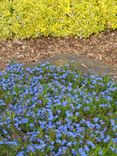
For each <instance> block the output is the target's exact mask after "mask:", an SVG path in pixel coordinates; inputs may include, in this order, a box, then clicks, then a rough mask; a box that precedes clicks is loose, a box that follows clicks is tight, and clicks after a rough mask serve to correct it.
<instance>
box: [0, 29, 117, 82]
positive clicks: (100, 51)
mask: <svg viewBox="0 0 117 156" xmlns="http://www.w3.org/2000/svg"><path fill="white" fill-rule="evenodd" d="M52 57H53V58H52ZM45 60H50V61H52V60H53V61H52V62H61V61H63V62H65V60H70V61H71V60H75V61H76V62H77V63H78V64H79V68H80V69H81V70H82V68H84V69H85V70H86V71H89V70H92V71H95V72H99V73H105V74H109V75H112V76H113V77H114V78H115V79H117V30H115V31H108V32H105V33H100V34H99V35H92V36H91V37H90V38H88V39H79V38H77V37H67V38H63V37H59V38H55V37H40V38H36V39H26V40H16V39H14V40H7V41H0V69H4V68H5V67H6V65H7V64H8V63H10V62H11V61H17V62H20V63H25V64H26V65H32V64H35V63H37V62H41V61H45ZM60 60H61V61H60Z"/></svg>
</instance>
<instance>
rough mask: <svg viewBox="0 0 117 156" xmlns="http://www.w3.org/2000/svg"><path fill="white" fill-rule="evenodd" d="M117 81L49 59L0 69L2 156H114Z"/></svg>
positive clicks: (0, 146) (116, 152) (0, 143)
mask: <svg viewBox="0 0 117 156" xmlns="http://www.w3.org/2000/svg"><path fill="white" fill-rule="evenodd" d="M116 115H117V83H115V82H113V81H112V80H110V79H109V78H108V77H107V76H104V77H101V76H98V75H94V74H90V75H87V76H83V75H82V74H80V73H79V72H78V71H77V70H76V69H75V67H71V66H69V65H65V66H63V67H57V66H54V65H51V64H49V63H43V64H39V65H38V66H35V67H30V68H28V67H27V68H25V67H24V66H23V65H21V64H11V65H9V66H8V67H7V69H6V70H5V71H3V72H0V149H2V150H1V152H0V154H1V156H3V155H10V154H11V155H12V156H15V155H17V156H27V155H28V156H37V155H39V156H45V155H51V156H67V155H73V156H76V155H79V156H82V155H83V156H84V155H95V156H99V155H102V156H107V155H111V156H115V155H116V154H117V149H116V143H117V140H116V130H117V123H116V122H117V118H116Z"/></svg>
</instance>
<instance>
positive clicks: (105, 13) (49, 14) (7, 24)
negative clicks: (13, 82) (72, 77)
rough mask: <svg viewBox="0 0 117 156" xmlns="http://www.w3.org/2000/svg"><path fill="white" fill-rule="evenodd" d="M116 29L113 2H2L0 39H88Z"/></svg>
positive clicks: (116, 19)
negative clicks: (76, 37) (54, 37)
mask: <svg viewBox="0 0 117 156" xmlns="http://www.w3.org/2000/svg"><path fill="white" fill-rule="evenodd" d="M108 28H109V29H114V30H115V29H117V1H116V0H82V1H81V0H58V1H56V0H13V1H11V0H1V1H0V38H2V39H3V38H5V39H6V38H13V37H15V38H29V37H37V36H40V35H44V36H78V37H88V36H90V35H91V34H93V33H99V32H100V31H104V30H106V29H108Z"/></svg>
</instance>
